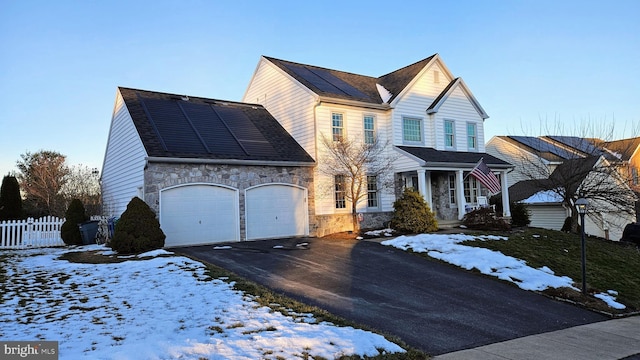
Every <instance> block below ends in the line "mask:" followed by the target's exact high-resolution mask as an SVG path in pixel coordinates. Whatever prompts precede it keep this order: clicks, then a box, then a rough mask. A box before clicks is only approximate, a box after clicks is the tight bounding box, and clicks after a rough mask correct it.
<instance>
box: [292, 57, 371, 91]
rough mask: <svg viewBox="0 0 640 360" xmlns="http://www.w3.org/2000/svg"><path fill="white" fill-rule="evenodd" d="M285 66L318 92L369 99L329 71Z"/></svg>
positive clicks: (299, 66)
mask: <svg viewBox="0 0 640 360" xmlns="http://www.w3.org/2000/svg"><path fill="white" fill-rule="evenodd" d="M285 66H286V67H287V68H288V69H289V70H291V71H293V72H294V73H295V74H296V75H298V76H300V77H301V78H303V79H304V80H306V81H307V82H309V83H310V84H311V85H313V86H315V87H316V88H317V89H318V90H320V91H324V92H328V93H332V94H338V95H349V96H353V97H356V98H365V99H368V98H369V97H368V96H367V95H366V94H365V93H363V92H361V91H360V90H358V89H356V88H354V87H353V86H351V85H349V84H348V83H346V82H345V81H343V80H341V79H339V78H338V77H336V76H334V75H333V74H331V72H330V71H329V70H326V69H319V68H313V69H310V68H309V67H306V66H303V65H297V64H285Z"/></svg>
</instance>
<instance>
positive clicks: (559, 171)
mask: <svg viewBox="0 0 640 360" xmlns="http://www.w3.org/2000/svg"><path fill="white" fill-rule="evenodd" d="M599 159H600V156H589V157H586V158H579V159H570V160H565V161H564V162H563V163H562V164H560V165H558V167H557V168H556V169H555V170H554V171H553V173H551V175H550V176H549V178H548V179H531V180H523V181H519V182H517V183H515V184H513V185H511V187H509V200H511V201H522V200H525V199H527V198H529V197H530V196H532V195H534V194H536V193H538V192H540V191H546V190H555V189H566V188H568V189H569V191H570V193H572V194H574V193H575V192H576V191H577V189H578V188H579V187H580V185H581V184H582V183H583V181H584V179H585V178H586V177H587V175H589V173H590V172H591V171H592V170H593V167H594V166H595V165H596V163H597V162H598V160H599ZM561 192H564V191H561Z"/></svg>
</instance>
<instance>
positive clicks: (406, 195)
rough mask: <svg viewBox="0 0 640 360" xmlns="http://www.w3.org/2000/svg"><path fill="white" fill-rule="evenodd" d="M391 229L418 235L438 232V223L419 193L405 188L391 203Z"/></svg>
mask: <svg viewBox="0 0 640 360" xmlns="http://www.w3.org/2000/svg"><path fill="white" fill-rule="evenodd" d="M391 227H392V228H393V229H394V230H395V231H397V232H399V233H405V234H420V233H425V232H433V231H437V230H438V221H437V220H436V217H435V215H434V214H433V212H432V211H431V209H430V208H429V205H428V204H427V203H426V202H425V201H424V198H423V197H422V195H420V193H419V192H417V191H415V190H413V189H411V188H407V189H405V190H404V192H403V193H402V196H401V197H400V198H399V199H398V200H396V201H395V202H394V203H393V216H392V218H391Z"/></svg>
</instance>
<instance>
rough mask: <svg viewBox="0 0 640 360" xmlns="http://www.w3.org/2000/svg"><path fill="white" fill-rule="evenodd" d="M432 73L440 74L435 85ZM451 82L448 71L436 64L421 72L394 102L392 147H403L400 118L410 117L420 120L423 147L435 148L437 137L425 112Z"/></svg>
mask: <svg viewBox="0 0 640 360" xmlns="http://www.w3.org/2000/svg"><path fill="white" fill-rule="evenodd" d="M434 71H438V72H439V73H440V75H439V82H437V83H436V82H435V81H434V76H433V73H434ZM451 80H453V79H452V78H450V77H449V76H448V71H445V70H443V69H442V67H441V66H440V65H439V64H438V63H437V62H436V63H434V64H433V65H431V66H430V67H428V68H426V69H425V70H423V72H422V74H421V75H419V76H418V78H417V79H416V81H415V82H414V83H413V84H412V85H411V87H410V88H409V89H407V91H406V92H405V93H404V94H402V96H401V97H400V98H398V99H396V100H395V101H394V102H396V105H395V108H394V110H393V144H394V145H403V144H402V118H403V117H412V118H418V119H422V124H423V125H422V130H423V139H424V146H427V147H435V143H434V141H435V139H436V138H437V135H436V134H435V133H434V130H435V128H434V126H433V122H432V119H431V117H430V116H428V115H427V113H426V110H427V108H428V107H429V106H430V105H431V104H432V103H433V100H435V98H436V97H437V96H438V95H440V93H441V92H442V91H443V90H444V88H445V87H446V86H447V85H448V84H449V82H451Z"/></svg>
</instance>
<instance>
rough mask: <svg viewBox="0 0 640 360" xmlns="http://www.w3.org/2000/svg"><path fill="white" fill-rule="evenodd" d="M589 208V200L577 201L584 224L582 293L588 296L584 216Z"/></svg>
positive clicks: (577, 207) (582, 233)
mask: <svg viewBox="0 0 640 360" xmlns="http://www.w3.org/2000/svg"><path fill="white" fill-rule="evenodd" d="M588 206H589V201H588V200H587V199H585V198H580V199H578V200H576V209H577V210H578V214H580V220H581V223H582V226H581V227H580V233H581V237H582V293H583V294H584V295H586V294H587V250H586V247H585V244H584V215H585V214H586V213H587V207H588Z"/></svg>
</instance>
